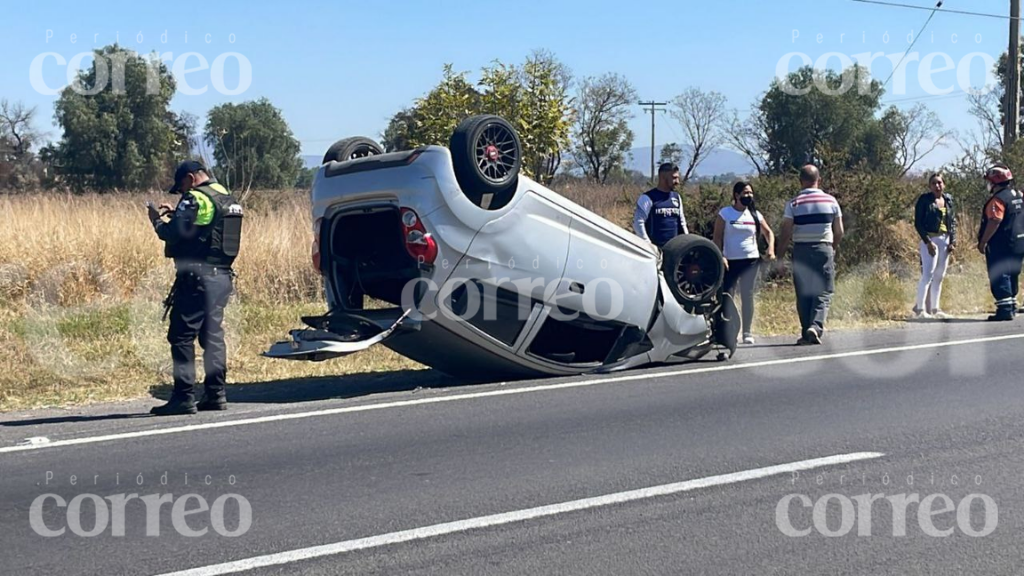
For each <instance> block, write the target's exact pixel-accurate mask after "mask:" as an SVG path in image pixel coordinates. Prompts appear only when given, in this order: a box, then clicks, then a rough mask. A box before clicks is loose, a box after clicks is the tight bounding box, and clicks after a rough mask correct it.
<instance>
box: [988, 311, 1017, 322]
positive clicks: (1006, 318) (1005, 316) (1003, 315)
mask: <svg viewBox="0 0 1024 576" xmlns="http://www.w3.org/2000/svg"><path fill="white" fill-rule="evenodd" d="M1013 312H1014V311H1013V308H996V313H995V314H993V315H991V316H989V317H988V321H989V322H1010V321H1011V320H1013V318H1014V313H1013Z"/></svg>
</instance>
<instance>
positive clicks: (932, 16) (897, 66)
mask: <svg viewBox="0 0 1024 576" xmlns="http://www.w3.org/2000/svg"><path fill="white" fill-rule="evenodd" d="M939 8H942V0H939V3H938V4H936V5H935V8H934V9H933V10H932V13H931V14H929V15H928V19H927V20H925V21H924V26H921V33H920V34H918V35H917V36H915V37H914V41H913V42H911V43H910V48H907V51H906V52H904V53H903V56H902V57H901V58H900V61H899V63H898V64H896V65H895V66H893V68H892V72H891V73H890V74H889V77H888V78H886V79H885V82H882V88H885V86H886V85H887V84H888V83H889V80H892V77H893V76H895V75H896V71H897V70H899V69H900V65H902V64H903V60H905V59H906V57H907V55H908V54H910V51H911V50H913V49H914V45H915V44H917V41H918V40H920V39H921V36H924V30H925V28H927V27H928V24H931V21H932V18H935V13H936V12H938V10H939Z"/></svg>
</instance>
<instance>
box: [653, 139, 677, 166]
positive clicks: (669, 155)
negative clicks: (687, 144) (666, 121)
mask: <svg viewBox="0 0 1024 576" xmlns="http://www.w3.org/2000/svg"><path fill="white" fill-rule="evenodd" d="M682 161H683V149H682V148H680V147H679V144H676V143H675V142H670V143H668V144H665V145H664V146H662V147H661V152H660V153H659V155H658V163H659V164H665V163H666V162H667V163H670V164H675V165H676V166H678V165H679V164H680V163H681V162H682Z"/></svg>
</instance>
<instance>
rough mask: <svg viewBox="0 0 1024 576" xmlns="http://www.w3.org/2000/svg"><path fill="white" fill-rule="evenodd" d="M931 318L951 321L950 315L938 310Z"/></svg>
mask: <svg viewBox="0 0 1024 576" xmlns="http://www.w3.org/2000/svg"><path fill="white" fill-rule="evenodd" d="M931 317H932V318H935V319H936V320H949V314H946V313H945V312H943V311H942V310H936V311H934V312H932V313H931Z"/></svg>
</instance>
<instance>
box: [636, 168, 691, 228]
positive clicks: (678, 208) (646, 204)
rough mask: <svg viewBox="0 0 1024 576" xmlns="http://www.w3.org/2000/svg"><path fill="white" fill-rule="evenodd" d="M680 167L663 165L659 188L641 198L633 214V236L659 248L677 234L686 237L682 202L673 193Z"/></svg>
mask: <svg viewBox="0 0 1024 576" xmlns="http://www.w3.org/2000/svg"><path fill="white" fill-rule="evenodd" d="M678 185H679V167H678V166H676V165H675V164H671V163H665V164H662V165H661V166H659V167H658V187H657V188H654V189H652V190H649V191H647V192H645V193H644V194H642V195H641V196H640V198H639V199H637V201H636V210H635V211H634V213H633V232H634V233H636V235H637V236H639V237H641V238H643V239H644V240H647V241H648V242H651V243H653V244H654V245H656V246H657V247H659V248H661V247H663V246H665V244H667V243H668V241H669V240H671V239H673V238H675V237H676V236H678V235H679V234H689V230H687V228H686V215H685V214H684V213H683V199H682V198H681V197H680V196H679V193H678V192H676V191H675V189H676V186H678Z"/></svg>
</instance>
